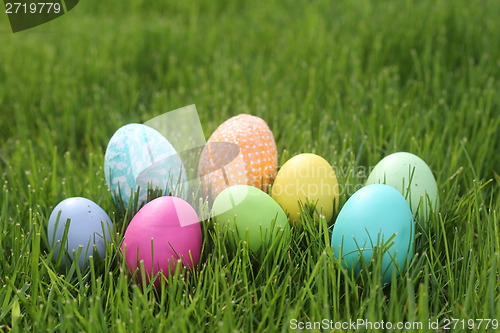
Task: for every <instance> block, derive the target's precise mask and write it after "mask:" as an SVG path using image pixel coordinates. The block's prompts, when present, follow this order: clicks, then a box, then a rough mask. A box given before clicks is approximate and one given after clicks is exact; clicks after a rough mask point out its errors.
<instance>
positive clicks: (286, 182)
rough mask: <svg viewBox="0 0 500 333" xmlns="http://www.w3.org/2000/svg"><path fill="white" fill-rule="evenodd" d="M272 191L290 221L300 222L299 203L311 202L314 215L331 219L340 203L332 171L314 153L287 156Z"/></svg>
mask: <svg viewBox="0 0 500 333" xmlns="http://www.w3.org/2000/svg"><path fill="white" fill-rule="evenodd" d="M271 194H272V197H273V199H274V200H276V202H277V203H279V204H280V206H281V207H282V208H283V210H284V211H285V212H286V214H287V215H288V218H289V220H290V222H291V223H292V224H293V225H299V224H300V214H301V206H302V207H304V208H305V205H306V204H309V205H312V206H313V207H315V208H314V212H315V215H316V216H317V217H320V216H322V217H324V218H325V219H326V220H327V221H330V220H331V218H332V215H333V211H334V209H336V208H337V207H338V204H339V184H338V181H337V176H336V175H335V171H334V170H333V168H332V166H331V165H330V163H328V162H327V161H326V160H325V159H324V158H322V157H321V156H318V155H315V154H300V155H297V156H294V157H292V158H291V159H290V160H288V161H287V162H286V163H285V164H284V165H283V166H282V167H281V169H280V170H279V172H278V174H277V175H276V179H275V180H274V183H273V186H272V190H271Z"/></svg>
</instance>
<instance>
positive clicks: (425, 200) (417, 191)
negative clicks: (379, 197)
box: [366, 152, 439, 223]
mask: <svg viewBox="0 0 500 333" xmlns="http://www.w3.org/2000/svg"><path fill="white" fill-rule="evenodd" d="M370 184H386V185H389V186H391V187H393V188H395V189H396V190H398V191H399V193H401V194H402V195H403V196H404V197H405V198H406V201H407V202H408V204H409V205H410V209H411V211H412V213H413V215H414V216H415V217H416V218H417V220H419V221H421V222H424V223H425V222H427V221H428V220H429V215H430V213H431V212H436V211H438V210H439V196H438V187H437V183H436V179H435V178H434V175H433V174H432V171H431V169H430V168H429V166H428V165H427V163H425V162H424V160H422V159H421V158H420V157H418V156H416V155H414V154H411V153H407V152H398V153H394V154H391V155H388V156H386V157H384V158H383V159H382V160H381V161H380V162H378V163H377V165H376V166H375V168H374V169H373V170H372V172H371V173H370V175H369V176H368V179H367V181H366V185H370Z"/></svg>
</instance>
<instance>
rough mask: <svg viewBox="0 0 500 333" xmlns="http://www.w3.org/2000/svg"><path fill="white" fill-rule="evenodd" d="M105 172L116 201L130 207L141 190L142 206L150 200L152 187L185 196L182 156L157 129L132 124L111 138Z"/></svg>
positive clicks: (139, 199)
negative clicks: (148, 197)
mask: <svg viewBox="0 0 500 333" xmlns="http://www.w3.org/2000/svg"><path fill="white" fill-rule="evenodd" d="M104 174H105V177H106V182H107V184H108V188H109V190H110V191H111V195H112V196H113V200H114V201H115V204H116V205H117V207H118V208H119V209H126V208H127V206H128V204H129V202H130V200H131V199H133V198H134V196H135V193H136V191H137V189H139V198H138V202H139V203H138V205H139V207H140V206H141V205H142V204H144V203H146V201H147V196H148V188H150V189H161V190H162V191H163V195H172V196H177V197H181V198H182V197H185V195H186V193H187V175H186V170H185V168H184V165H183V163H182V160H181V158H180V157H179V155H178V154H177V152H176V150H175V149H174V147H173V146H172V145H171V144H170V142H168V140H167V139H166V138H165V137H164V136H163V135H161V134H160V133H159V132H158V131H156V130H155V129H153V128H151V127H148V126H146V125H142V124H128V125H125V126H123V127H121V128H119V129H118V130H117V131H116V132H115V134H113V136H112V137H111V140H110V141H109V143H108V147H107V148H106V154H105V156H104Z"/></svg>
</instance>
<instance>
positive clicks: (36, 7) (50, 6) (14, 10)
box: [5, 2, 61, 14]
mask: <svg viewBox="0 0 500 333" xmlns="http://www.w3.org/2000/svg"><path fill="white" fill-rule="evenodd" d="M60 12H61V4H60V3H58V2H31V3H26V2H24V3H23V2H6V3H5V13H7V14H51V13H55V14H58V13H60Z"/></svg>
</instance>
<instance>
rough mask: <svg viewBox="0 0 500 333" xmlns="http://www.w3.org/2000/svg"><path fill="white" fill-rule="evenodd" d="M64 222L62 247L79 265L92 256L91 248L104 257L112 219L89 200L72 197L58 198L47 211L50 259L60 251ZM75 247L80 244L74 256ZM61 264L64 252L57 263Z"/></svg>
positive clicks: (111, 228) (83, 264)
mask: <svg viewBox="0 0 500 333" xmlns="http://www.w3.org/2000/svg"><path fill="white" fill-rule="evenodd" d="M68 219H70V220H68ZM66 223H69V226H68V233H67V236H66V243H65V246H64V249H66V251H67V254H68V255H69V258H71V260H72V261H73V260H78V265H79V266H80V269H83V268H84V267H86V266H87V265H88V258H89V257H90V256H93V257H95V258H96V255H95V254H94V248H95V250H96V251H97V254H98V255H99V257H100V258H101V259H102V258H104V257H105V255H106V247H105V240H107V241H109V240H111V232H112V231H113V222H112V221H111V219H110V218H109V216H108V215H107V214H106V212H105V211H104V210H103V209H102V208H101V207H99V206H98V205H97V204H96V203H94V202H93V201H91V200H89V199H86V198H81V197H75V198H68V199H65V200H63V201H61V202H60V203H59V204H58V205H57V206H56V207H55V208H54V210H53V211H52V213H51V214H50V217H49V223H48V228H47V236H48V240H49V246H50V248H51V249H52V248H53V247H54V246H55V247H56V248H55V250H54V252H53V257H54V260H57V257H58V255H59V251H61V242H62V241H63V237H64V231H65V228H66ZM79 247H81V252H80V255H79V257H78V258H75V257H74V256H75V255H76V254H77V253H78V251H79ZM73 251H74V252H73ZM65 266H66V255H65V254H64V253H63V256H62V261H61V267H63V268H64V267H65Z"/></svg>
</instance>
